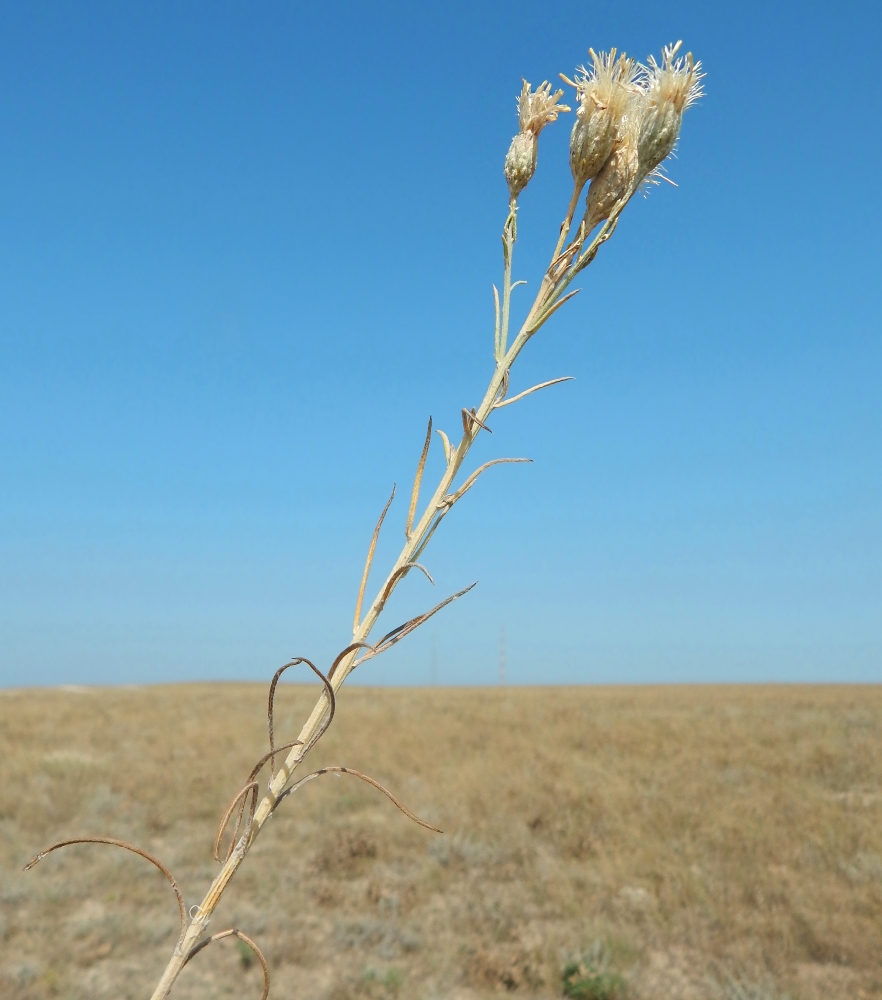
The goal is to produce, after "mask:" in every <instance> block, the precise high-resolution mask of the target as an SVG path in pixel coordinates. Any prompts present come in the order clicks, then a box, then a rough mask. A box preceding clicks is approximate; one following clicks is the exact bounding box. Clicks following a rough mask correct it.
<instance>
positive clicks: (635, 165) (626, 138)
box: [584, 91, 645, 233]
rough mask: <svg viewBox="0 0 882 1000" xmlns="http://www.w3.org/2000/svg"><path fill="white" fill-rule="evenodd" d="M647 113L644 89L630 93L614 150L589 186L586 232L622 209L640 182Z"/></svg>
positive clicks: (618, 122) (617, 127) (586, 206)
mask: <svg viewBox="0 0 882 1000" xmlns="http://www.w3.org/2000/svg"><path fill="white" fill-rule="evenodd" d="M644 114H645V96H644V94H643V93H642V91H637V92H634V93H632V94H630V95H629V97H628V100H627V102H626V104H625V108H624V110H623V111H622V113H621V114H620V115H619V119H618V121H617V123H616V135H615V140H614V142H613V147H612V152H611V153H610V154H609V157H608V158H607V159H606V161H605V162H604V164H603V166H602V167H601V168H600V170H599V172H598V173H597V176H596V177H595V178H594V179H593V180H592V181H591V186H590V187H589V188H588V197H587V198H586V199H585V220H584V222H585V232H586V233H590V232H591V230H592V229H593V228H594V227H595V226H596V225H597V224H598V223H600V222H604V221H605V220H606V219H608V218H609V217H610V215H612V214H613V212H620V211H621V210H622V209H623V208H624V207H625V205H626V204H627V202H628V199H629V198H630V197H631V195H632V194H634V192H635V191H636V190H637V187H638V185H639V184H640V163H639V155H638V149H639V138H640V126H641V123H642V121H643V116H644Z"/></svg>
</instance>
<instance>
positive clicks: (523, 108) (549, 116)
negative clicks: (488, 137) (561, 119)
mask: <svg viewBox="0 0 882 1000" xmlns="http://www.w3.org/2000/svg"><path fill="white" fill-rule="evenodd" d="M563 94H564V92H563V91H562V90H556V91H555V92H554V93H553V94H552V92H551V84H550V83H549V82H548V81H547V80H546V81H545V82H544V83H542V84H541V85H540V86H539V87H537V88H536V90H534V91H531V90H530V84H529V83H527V81H526V80H524V85H523V87H522V88H521V93H520V95H519V97H518V121H519V122H520V126H521V131H522V132H532V133H533V135H536V136H538V135H539V133H540V132H541V131H542V129H544V128H545V126H546V125H547V124H548V123H549V122H553V121H557V116H558V114H560V112H561V111H570V110H571V109H570V108H569V107H568V106H567V105H566V104H558V103H557V102H558V101H559V100H560V99H561V98H562V97H563Z"/></svg>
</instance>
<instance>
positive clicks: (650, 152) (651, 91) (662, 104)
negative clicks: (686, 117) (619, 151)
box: [639, 42, 704, 179]
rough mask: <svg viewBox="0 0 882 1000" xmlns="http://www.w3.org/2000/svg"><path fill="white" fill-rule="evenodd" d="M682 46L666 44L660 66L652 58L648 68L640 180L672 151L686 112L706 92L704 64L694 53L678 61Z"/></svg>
mask: <svg viewBox="0 0 882 1000" xmlns="http://www.w3.org/2000/svg"><path fill="white" fill-rule="evenodd" d="M681 45H682V42H677V44H676V45H666V46H665V48H664V49H663V50H662V61H661V65H659V63H657V62H656V61H655V58H654V57H653V56H650V57H649V65H648V66H647V67H645V72H646V76H645V80H644V87H643V89H644V93H645V97H646V113H645V115H644V118H643V123H642V125H641V128H640V140H639V150H640V174H641V179H642V178H643V177H646V176H647V175H648V174H651V173H652V172H653V171H654V170H655V169H656V168H657V167H658V166H659V165H660V164H661V163H662V161H663V160H665V159H666V158H667V157H668V156H669V155H670V154H671V153H672V152H673V149H674V145H675V143H676V142H677V136H678V135H679V134H680V125H681V123H682V121H683V112H684V111H685V110H686V109H687V108H688V107H690V105H692V104H694V103H695V102H696V101H697V100H698V99H699V98H700V97H701V96H702V95H703V93H704V91H703V89H702V85H701V81H702V79H703V78H704V73H702V72H701V63H700V62H696V61H695V60H694V59H693V58H692V53H691V52H688V53H687V54H686V56H685V57H680V58H677V52H678V50H679V48H680V46H681Z"/></svg>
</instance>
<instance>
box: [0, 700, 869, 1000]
mask: <svg viewBox="0 0 882 1000" xmlns="http://www.w3.org/2000/svg"><path fill="white" fill-rule="evenodd" d="M315 695H316V690H315V688H312V687H307V686H300V685H288V686H285V687H284V688H283V690H282V691H281V693H280V695H279V702H278V712H277V734H278V740H279V741H282V740H284V739H293V738H294V735H295V734H296V731H297V729H298V726H299V723H300V721H301V720H302V719H303V718H305V716H306V714H307V712H308V709H309V708H310V707H311V705H312V704H313V702H314V699H315ZM265 709H266V688H265V686H259V685H252V684H192V685H176V686H171V685H169V686H158V687H142V688H116V689H113V688H104V689H98V688H96V689H67V690H64V689H59V690H7V691H2V692H0V751H2V753H0V996H2V997H4V998H7V997H9V998H14V1000H43V998H50V997H61V998H64V1000H80V998H82V1000H85V998H89V1000H102V998H114V1000H122V998H129V997H131V998H146V997H148V996H149V995H150V993H151V991H152V987H153V985H154V984H155V982H156V980H157V978H158V976H159V974H160V972H161V970H162V968H163V967H164V965H165V962H166V960H167V959H168V957H169V954H170V952H171V949H172V948H173V946H174V941H175V938H176V933H177V932H176V925H177V908H176V904H175V900H174V896H173V893H172V892H171V889H170V887H169V886H168V884H167V883H165V882H164V881H163V879H162V876H161V875H160V874H159V873H158V872H157V871H156V870H155V869H153V868H151V866H150V865H148V864H147V863H146V862H144V861H142V860H141V859H139V858H137V857H135V856H134V855H129V854H126V853H124V852H122V851H119V850H118V849H116V848H111V847H99V846H91V845H90V846H77V847H72V848H67V849H66V850H64V851H60V852H57V853H55V854H53V855H50V856H49V857H47V858H45V859H44V860H43V861H42V862H41V863H40V864H39V865H38V866H37V867H36V868H35V869H33V870H32V871H30V872H28V873H23V872H22V871H21V868H22V866H23V864H24V863H25V862H26V861H28V860H29V858H30V857H31V856H32V855H33V854H35V853H36V852H37V851H38V850H39V849H40V848H42V847H44V846H46V845H47V844H49V843H51V842H52V841H53V840H56V839H61V838H64V837H69V836H77V835H104V836H111V837H117V838H122V839H125V840H129V841H132V842H133V843H135V844H137V845H139V846H141V847H143V848H145V849H146V850H148V851H151V852H153V853H154V854H156V855H158V856H159V857H160V858H161V859H163V860H164V861H165V863H166V864H167V865H168V866H169V867H170V868H171V869H172V871H173V872H174V874H175V875H176V877H177V878H178V881H179V882H180V883H181V885H182V888H183V890H184V894H185V897H186V900H187V904H188V905H190V904H192V903H195V902H197V901H198V900H199V898H201V895H202V893H203V892H204V890H205V888H206V887H207V884H208V882H209V881H210V879H211V877H212V874H213V871H214V870H215V867H216V866H215V863H214V862H213V861H212V859H211V846H212V841H213V838H214V833H215V827H216V823H217V821H218V819H219V818H220V816H221V815H222V813H223V811H224V808H225V806H226V804H227V802H228V801H229V799H230V798H231V797H232V795H233V794H234V793H235V792H236V791H237V789H238V788H239V787H240V785H241V784H242V782H243V781H244V779H245V777H246V775H247V773H248V771H249V769H250V767H251V764H252V763H253V762H254V761H255V760H256V759H257V758H258V757H259V756H260V755H261V754H262V753H263V752H264V751H265V749H266V729H265ZM311 763H312V765H313V767H318V766H320V765H323V764H344V765H348V766H351V767H354V768H358V769H359V770H362V771H365V772H367V773H368V774H370V775H372V776H373V777H375V778H377V779H378V780H379V781H381V782H382V783H383V784H385V785H387V786H388V787H389V788H390V789H391V790H392V791H393V792H394V793H395V794H397V795H398V796H399V797H400V798H401V799H402V801H404V803H405V804H406V805H407V806H408V807H409V808H411V809H412V810H413V811H414V812H416V813H417V814H419V815H421V816H422V817H424V818H425V819H427V820H428V821H429V822H432V823H435V824H436V825H439V826H441V827H443V828H444V829H445V831H447V832H446V833H445V834H444V835H443V836H439V835H436V834H432V833H430V832H428V831H426V830H424V829H421V828H419V827H417V826H415V825H414V824H412V823H410V822H409V821H408V820H407V819H406V818H405V817H404V816H402V815H401V814H400V813H399V812H397V811H396V810H395V809H394V807H393V806H392V805H391V804H390V803H389V802H388V801H387V800H386V799H385V798H383V797H382V796H381V795H380V794H379V793H377V792H376V791H375V790H373V789H372V788H370V787H368V786H366V785H363V784H361V783H359V782H357V780H356V779H354V778H351V777H349V776H343V777H340V778H337V777H334V776H326V777H323V778H321V779H319V780H318V781H316V782H313V783H311V784H309V785H307V786H305V787H304V788H303V789H302V790H301V791H299V792H298V793H297V794H296V795H295V796H293V797H292V798H290V799H289V800H287V801H286V802H285V803H284V804H283V806H282V807H281V808H280V810H279V813H278V814H277V815H276V816H275V817H274V818H273V819H272V821H271V823H270V824H269V825H268V827H267V829H266V830H265V831H264V833H263V835H262V836H261V838H260V840H259V841H258V843H257V845H256V846H255V848H254V850H253V851H252V852H251V854H249V856H248V858H247V859H246V862H245V864H244V866H243V867H242V869H241V870H240V872H239V874H238V875H237V876H236V878H235V880H234V882H233V884H232V887H231V889H230V890H229V892H228V894H227V896H226V897H225V898H224V900H223V901H222V903H221V905H220V907H219V909H218V911H217V912H216V914H215V917H214V920H213V922H212V927H211V930H212V931H220V930H223V929H224V928H225V927H230V926H236V927H239V928H241V929H242V930H243V931H244V932H245V933H247V934H249V935H250V936H251V937H253V938H254V939H255V940H256V941H257V942H258V943H259V944H260V945H261V947H262V948H263V949H264V951H265V953H266V955H267V958H268V960H269V963H270V967H271V970H272V975H273V987H272V992H271V998H274V1000H294V998H295V997H296V998H297V1000H321V998H327V1000H350V998H351V1000H358V998H365V1000H386V998H389V1000H391V998H394V997H396V996H400V997H401V998H405V997H407V998H413V1000H433V998H434V1000H443V998H451V1000H453V998H466V1000H467V998H478V997H484V996H491V995H500V994H506V993H511V994H512V995H513V997H515V998H516V997H523V998H527V997H553V996H560V995H561V982H560V971H561V969H562V967H563V965H564V963H565V962H566V961H567V960H568V959H570V958H571V957H576V956H579V955H587V956H588V958H589V959H591V960H593V961H594V962H595V964H599V965H601V966H604V967H606V968H608V969H609V971H611V972H618V973H619V974H621V976H622V977H623V981H624V983H625V989H624V992H623V993H622V994H621V995H622V996H627V997H634V998H642V1000H665V998H671V1000H692V998H694V1000H705V998H708V1000H711V998H717V997H721V998H728V1000H739V998H741V997H744V998H750V1000H754V998H756V1000H767V998H768V1000H778V998H781V997H784V996H788V997H790V998H791V1000H821V998H824V1000H827V998H840V997H841V998H849V1000H851V998H854V1000H857V998H861V997H882V688H880V687H876V686H862V687H858V686H854V687H849V686H827V687H824V686H817V687H814V686H811V687H810V686H754V687H723V686H720V687H714V686H707V687H633V688H631V687H627V688H626V687H606V688H604V687H571V688H497V689H483V690H481V689H431V688H421V689H370V688H359V687H357V686H352V687H348V689H347V688H344V690H343V691H342V692H341V696H340V704H339V710H338V717H337V720H336V721H335V723H334V726H333V727H332V728H331V730H330V731H329V732H328V734H327V735H326V737H325V738H324V740H323V741H322V742H321V743H320V744H319V746H318V747H317V748H316V750H315V751H314V752H313V754H312V759H311ZM733 977H734V978H733ZM260 981H261V979H260V971H259V968H258V966H257V965H256V964H251V965H250V966H249V964H248V962H247V956H246V955H245V953H244V952H242V951H241V946H237V944H236V939H234V938H233V939H230V940H227V941H223V942H219V943H218V944H215V945H212V946H211V948H210V949H209V950H207V951H204V952H202V953H201V954H200V956H199V957H198V958H197V959H196V960H194V962H193V963H192V965H191V966H189V967H188V968H187V969H186V970H185V972H184V974H183V975H182V977H181V979H180V981H179V984H178V986H177V987H176V988H175V991H174V993H173V995H174V996H175V997H177V998H180V1000H196V998H212V1000H214V998H233V997H235V998H243V1000H249V998H251V997H253V998H254V1000H257V998H258V997H259V996H260ZM739 991H740V992H739Z"/></svg>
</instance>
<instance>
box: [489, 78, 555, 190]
mask: <svg viewBox="0 0 882 1000" xmlns="http://www.w3.org/2000/svg"><path fill="white" fill-rule="evenodd" d="M561 97H563V91H562V90H557V91H555V92H554V93H553V94H552V92H551V84H550V83H548V81H547V80H546V81H545V82H544V83H542V84H541V85H540V86H539V87H537V88H536V90H531V89H530V84H529V83H527V81H526V80H524V85H523V87H522V88H521V93H520V95H519V97H518V119H519V122H520V126H521V130H520V132H518V134H517V135H516V136H515V137H514V139H512V141H511V145H510V146H509V148H508V153H507V154H506V156H505V166H504V168H503V170H504V173H505V179H506V181H507V182H508V190H509V194H510V195H511V198H512V201H516V200H517V197H518V195H519V194H520V193H521V191H523V190H524V188H525V187H526V186H527V185H528V184H529V183H530V178H531V177H532V176H533V174H534V173H535V172H536V152H537V143H536V140H537V138H538V137H539V133H540V132H541V131H542V129H544V128H545V126H546V125H547V124H548V123H549V122H553V121H555V120H556V119H557V116H558V115H559V114H560V112H561V111H569V110H570V108H568V107H567V105H566V104H558V103H557V102H558V101H559V100H560V98H561Z"/></svg>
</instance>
